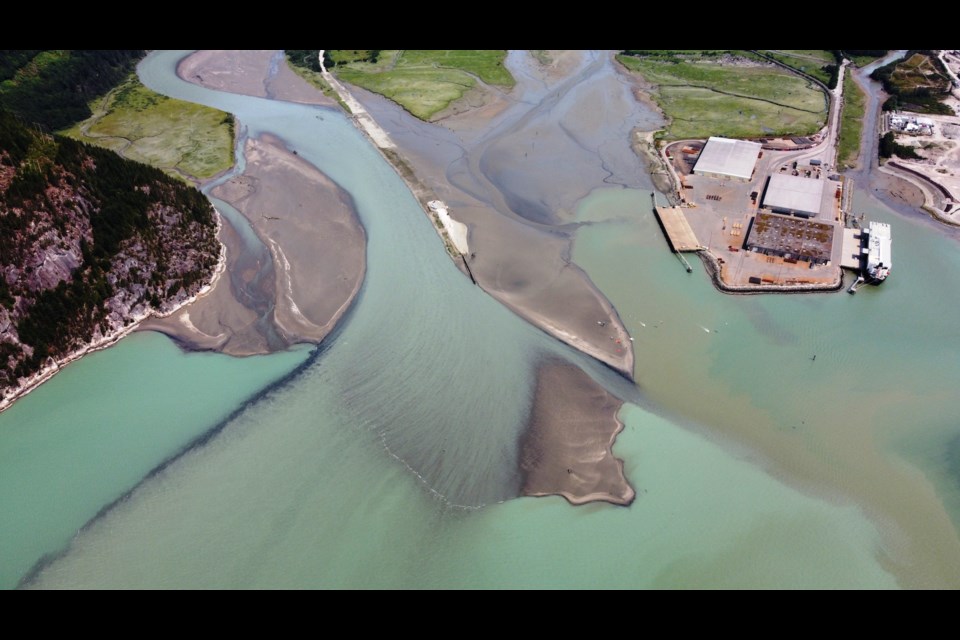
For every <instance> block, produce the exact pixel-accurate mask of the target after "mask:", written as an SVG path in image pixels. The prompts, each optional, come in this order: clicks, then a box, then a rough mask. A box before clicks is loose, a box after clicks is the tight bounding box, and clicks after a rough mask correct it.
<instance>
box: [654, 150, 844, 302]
mask: <svg viewBox="0 0 960 640" xmlns="http://www.w3.org/2000/svg"><path fill="white" fill-rule="evenodd" d="M790 142H791V143H792V142H793V141H790ZM794 145H795V146H791V145H783V144H782V141H772V140H771V141H768V143H756V142H749V141H742V140H728V139H724V138H716V137H712V138H710V139H709V140H708V141H706V142H704V141H693V140H685V141H679V142H676V143H674V144H672V145H670V146H668V147H667V148H666V149H665V153H664V154H665V156H666V158H667V160H668V161H669V162H670V164H671V168H672V170H673V171H674V172H675V175H676V177H677V180H678V182H679V189H678V199H679V200H680V203H681V206H680V207H674V208H671V209H669V211H670V213H669V216H670V217H671V218H676V217H677V216H682V217H683V218H685V222H686V225H684V224H683V223H682V222H679V221H676V220H671V222H670V225H671V227H672V228H673V229H687V228H689V230H690V233H692V236H693V238H692V239H691V238H689V237H688V236H687V235H686V232H684V233H683V234H680V235H677V234H675V235H674V236H673V237H672V238H671V240H670V241H671V248H672V249H674V250H677V251H684V250H687V251H690V250H696V249H695V248H693V247H697V246H700V247H703V248H704V250H705V253H706V254H708V255H706V256H705V258H706V259H707V261H708V263H710V264H712V265H713V269H714V271H715V272H716V277H717V279H718V286H721V288H725V289H728V290H731V291H737V290H741V291H762V290H764V289H769V290H771V291H774V290H778V291H784V290H790V289H797V290H825V289H830V290H834V289H839V288H840V287H841V284H842V274H841V270H840V266H841V264H840V263H841V257H842V255H841V254H842V244H843V243H842V238H843V234H842V233H841V231H842V227H843V215H842V206H841V203H842V202H843V189H844V184H843V182H842V181H841V180H840V178H839V176H836V175H832V174H831V173H830V171H829V169H830V167H828V166H825V165H824V164H823V162H822V160H821V159H820V157H819V156H818V155H817V154H816V153H815V152H809V151H807V152H806V155H804V150H803V149H799V150H798V148H797V147H799V146H800V145H796V143H794ZM784 147H786V148H787V149H790V150H784ZM662 211H667V209H666V208H660V210H659V211H658V215H660V214H661V212H662ZM661 224H662V225H663V226H664V230H665V232H667V234H668V237H671V232H670V230H668V229H667V223H666V222H665V221H664V219H663V216H662V215H661ZM679 238H682V240H678V239H679ZM676 242H683V243H685V245H686V248H684V249H679V248H677V246H675V243H676Z"/></svg>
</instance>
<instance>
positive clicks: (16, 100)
mask: <svg viewBox="0 0 960 640" xmlns="http://www.w3.org/2000/svg"><path fill="white" fill-rule="evenodd" d="M144 53H145V52H144V51H142V50H133V49H121V50H99V49H89V50H81V49H74V50H45V51H40V50H34V51H27V50H0V107H5V108H6V109H8V110H9V111H12V112H13V113H15V114H17V115H19V116H20V117H22V118H24V119H25V120H29V121H31V122H36V123H37V124H39V125H40V126H42V127H43V128H44V129H45V130H47V131H56V130H58V129H62V128H64V127H68V126H70V125H71V124H73V123H75V122H79V121H80V120H85V119H87V118H89V117H90V115H91V113H90V107H89V106H88V103H89V102H90V101H91V100H93V99H94V98H96V97H97V96H100V95H103V94H104V93H106V92H107V91H109V90H110V89H112V88H113V87H114V86H116V85H117V84H118V83H119V82H120V81H121V80H123V79H124V78H126V77H127V76H128V75H129V74H130V72H131V71H133V69H134V67H135V66H136V63H137V60H139V59H140V58H142V57H143V54H144Z"/></svg>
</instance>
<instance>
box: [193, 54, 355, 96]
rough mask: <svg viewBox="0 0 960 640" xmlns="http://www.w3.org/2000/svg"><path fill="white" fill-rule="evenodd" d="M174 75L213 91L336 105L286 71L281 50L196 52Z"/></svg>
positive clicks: (293, 73) (289, 71)
mask: <svg viewBox="0 0 960 640" xmlns="http://www.w3.org/2000/svg"><path fill="white" fill-rule="evenodd" d="M177 75H179V76H180V77H181V78H183V79H184V80H186V81H187V82H192V83H194V84H198V85H200V86H202V87H207V88H208V89H215V90H217V91H229V92H230V93H239V94H242V95H246V96H256V97H258V98H273V99H275V100H285V101H287V102H300V103H303V104H322V105H335V104H336V102H335V101H334V100H333V99H331V98H328V97H327V96H325V95H323V93H321V92H320V91H319V90H318V89H317V88H316V87H314V86H312V85H311V84H310V83H309V82H307V81H306V80H304V79H303V78H301V77H300V76H298V75H297V74H296V73H295V72H294V71H293V70H292V69H290V67H289V65H287V61H286V60H285V59H284V54H283V52H282V51H276V50H266V49H264V50H238V51H223V50H215V49H211V50H204V51H197V52H196V53H192V54H190V55H189V56H187V57H186V58H184V59H183V60H181V61H180V64H178V65H177Z"/></svg>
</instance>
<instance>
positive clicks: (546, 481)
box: [520, 362, 636, 505]
mask: <svg viewBox="0 0 960 640" xmlns="http://www.w3.org/2000/svg"><path fill="white" fill-rule="evenodd" d="M622 404H623V401H621V400H619V399H618V398H616V397H615V396H613V395H611V394H610V393H609V392H608V391H606V390H605V389H604V388H603V387H601V386H600V385H599V384H597V383H596V382H594V381H593V380H592V379H591V378H590V377H589V376H588V375H587V374H586V373H584V372H583V371H582V370H580V369H579V368H578V367H576V366H574V365H571V364H566V363H561V362H547V363H545V364H543V365H541V367H540V369H539V371H538V372H537V390H536V396H535V399H534V405H533V410H532V412H531V416H530V426H529V427H528V429H527V432H526V435H525V437H524V440H523V444H522V447H521V451H520V468H521V470H522V472H523V474H524V482H523V489H522V493H523V495H527V496H545V495H560V496H563V497H564V498H566V499H567V500H568V501H569V502H570V503H571V504H575V505H576V504H584V503H586V502H594V501H598V500H602V501H605V502H610V503H613V504H618V505H629V504H630V503H631V502H633V499H634V498H635V497H636V492H635V491H634V489H633V487H631V486H630V483H629V482H627V479H626V477H625V476H624V474H623V460H620V459H619V458H617V457H616V456H614V455H613V451H612V449H611V448H612V447H613V442H614V440H615V439H616V437H617V434H618V433H620V431H622V430H623V423H622V422H620V420H619V419H618V418H617V412H618V411H619V410H620V407H621V405H622Z"/></svg>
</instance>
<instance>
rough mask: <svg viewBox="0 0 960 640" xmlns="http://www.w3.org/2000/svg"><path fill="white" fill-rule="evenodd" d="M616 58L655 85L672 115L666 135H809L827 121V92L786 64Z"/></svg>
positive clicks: (668, 115) (657, 95) (658, 97)
mask: <svg viewBox="0 0 960 640" xmlns="http://www.w3.org/2000/svg"><path fill="white" fill-rule="evenodd" d="M617 59H618V60H620V62H622V63H623V64H624V66H626V67H627V68H628V69H630V70H631V71H635V72H637V73H638V74H640V75H641V76H642V77H643V78H644V79H645V80H646V81H647V82H650V83H651V84H654V85H657V87H658V90H657V92H656V93H655V94H654V99H655V100H656V101H657V103H658V104H659V105H660V107H661V109H663V111H664V113H665V114H666V115H667V117H668V118H670V124H669V125H668V127H667V133H666V138H667V139H679V138H705V137H708V136H711V135H719V136H731V137H741V138H743V137H759V136H766V135H805V134H810V133H814V132H816V131H817V130H819V129H820V128H821V127H822V126H823V125H824V123H825V122H826V117H827V103H826V98H825V96H824V95H823V92H822V91H820V89H818V88H817V87H815V86H813V85H812V83H810V82H809V81H807V80H804V79H803V78H800V77H798V76H796V75H793V74H792V73H790V72H789V71H786V70H784V69H780V68H777V67H773V66H752V65H750V66H748V65H736V66H734V65H729V64H724V65H721V64H717V62H716V61H714V60H711V59H710V58H703V59H696V60H686V59H685V60H680V61H664V60H660V59H655V58H637V57H632V56H618V58H617Z"/></svg>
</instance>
